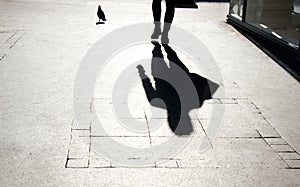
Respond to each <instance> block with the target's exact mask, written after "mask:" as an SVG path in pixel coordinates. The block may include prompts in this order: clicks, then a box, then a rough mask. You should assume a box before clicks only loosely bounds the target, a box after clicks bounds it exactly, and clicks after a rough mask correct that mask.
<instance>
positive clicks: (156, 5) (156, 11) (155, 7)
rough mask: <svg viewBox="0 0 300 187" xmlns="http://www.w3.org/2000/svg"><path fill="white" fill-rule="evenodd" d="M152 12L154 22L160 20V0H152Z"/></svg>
mask: <svg viewBox="0 0 300 187" xmlns="http://www.w3.org/2000/svg"><path fill="white" fill-rule="evenodd" d="M152 13H153V19H154V22H160V17H161V0H153V1H152Z"/></svg>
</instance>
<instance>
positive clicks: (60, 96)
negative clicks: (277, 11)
mask: <svg viewBox="0 0 300 187" xmlns="http://www.w3.org/2000/svg"><path fill="white" fill-rule="evenodd" d="M97 3H98V2H97V1H87V0H86V1H84V0H81V1H80V0H74V1H67V0H65V1H58V0H54V1H50V0H45V1H42V0H36V1H35V0H32V1H29V0H14V1H9V0H7V1H4V0H2V1H0V80H1V81H0V106H1V107H0V118H1V120H0V127H1V131H0V133H1V135H0V138H1V139H0V144H1V148H2V149H1V151H0V155H1V156H0V164H1V171H0V175H1V186H12V185H18V186H20V185H22V186H23V185H25V186H50V185H51V186H53V185H55V186H57V185H60V186H70V185H73V186H99V185H101V186H108V185H112V186H145V185H147V186H150V185H154V186H175V185H181V186H242V185H243V186H244V185H245V186H265V185H267V186H283V185H288V186H296V185H299V184H300V180H299V178H300V170H299V168H300V156H299V152H300V139H299V137H300V126H299V119H300V95H299V92H300V85H299V83H298V82H297V81H296V80H294V79H293V78H292V77H291V76H290V75H289V74H288V73H287V72H286V71H285V70H283V69H282V68H281V67H280V66H279V65H277V64H276V63H275V62H274V61H273V60H272V59H270V58H269V57H268V56H267V55H265V54H264V53H263V52H262V51H260V50H259V49H258V48H257V47H256V46H254V45H253V44H252V43H250V42H249V41H248V40H247V39H246V38H245V37H244V36H242V35H241V34H239V33H238V32H237V31H235V30H234V29H233V28H232V27H231V26H230V25H228V24H226V22H225V20H226V14H227V12H228V8H229V5H228V4H227V3H199V4H198V6H199V9H198V10H187V9H178V11H177V12H176V16H175V20H174V24H175V25H177V26H179V27H182V28H185V29H187V30H188V31H189V32H191V33H192V34H194V35H195V36H196V37H197V38H198V39H200V40H201V41H202V42H203V43H204V44H205V45H206V47H207V48H208V49H209V51H210V52H211V54H212V55H213V57H214V58H215V61H216V62H217V64H218V65H219V66H220V68H221V71H222V74H223V78H224V82H222V83H220V84H221V86H223V87H224V88H225V91H226V94H225V98H219V97H218V95H215V96H214V99H212V100H209V101H207V102H205V103H204V105H203V107H202V108H201V110H199V111H196V112H195V113H194V116H193V118H192V124H193V126H194V129H195V134H194V136H193V138H192V139H191V140H190V142H189V143H188V144H187V145H186V147H185V148H184V149H183V150H182V151H181V152H180V153H179V154H177V155H175V156H174V157H172V158H164V159H165V162H163V163H159V164H156V163H153V164H152V165H150V166H145V167H137V168H134V167H126V166H120V165H118V164H116V163H113V162H111V161H109V160H105V159H103V158H102V157H100V156H99V155H98V154H96V153H95V152H93V146H94V142H99V141H101V138H102V139H105V138H107V137H102V136H101V134H99V133H97V132H93V131H92V130H91V129H93V128H92V126H93V123H91V124H90V128H88V129H80V128H78V126H77V125H76V120H75V114H74V110H73V86H74V79H75V76H76V72H77V69H78V66H79V64H80V62H81V60H82V58H83V57H84V55H85V53H86V52H87V51H88V50H89V48H90V47H91V46H92V45H93V44H94V43H95V42H96V41H97V40H98V39H100V38H102V37H103V36H105V34H108V33H110V32H111V31H113V30H115V29H116V28H120V27H122V26H126V25H129V24H133V23H139V22H148V21H151V19H152V12H151V8H150V7H151V1H136V0H121V1H118V2H110V1H108V0H104V1H103V2H102V3H101V4H102V7H103V9H104V10H105V12H106V14H107V19H108V20H109V21H108V22H107V23H106V24H105V25H101V26H96V25H95V23H96V21H97V17H96V14H95V13H96V10H97ZM108 78H109V77H108ZM100 86H101V84H100ZM140 88H141V87H139V86H137V87H136V90H133V92H132V95H131V98H129V101H132V102H131V103H128V105H129V108H131V109H132V112H133V113H134V115H136V116H139V115H141V113H140V112H141V111H140V109H141V108H139V107H141V106H143V107H147V106H146V105H147V102H146V100H145V96H144V95H143V94H140V93H141V92H140V91H139V90H140ZM96 91H97V90H96ZM97 93H98V94H99V93H100V94H99V95H98V96H97V98H95V100H94V102H93V104H94V106H95V109H96V112H98V116H102V115H104V116H103V118H102V119H103V120H104V121H106V122H107V123H106V124H107V128H106V129H107V130H108V131H109V132H111V133H110V134H111V136H114V138H119V139H122V140H121V141H122V142H124V144H126V145H129V146H130V145H132V144H134V146H142V147H147V146H148V147H149V146H150V147H151V146H152V144H153V145H155V144H159V143H160V142H161V141H164V139H165V138H166V137H168V136H171V135H172V132H170V130H169V128H167V127H166V126H167V125H166V118H165V116H163V115H162V120H160V123H161V125H160V128H157V129H154V130H153V131H149V132H148V133H145V134H144V135H140V136H137V135H136V134H134V132H131V131H129V130H128V129H125V130H124V129H121V128H120V127H118V126H116V125H115V123H112V121H113V118H112V117H111V116H110V115H109V114H110V113H109V112H110V111H111V110H110V107H111V106H110V105H111V102H110V101H109V99H110V98H107V97H105V99H103V98H104V97H102V96H101V90H100V91H99V90H98V92H97ZM96 95H97V94H96ZM213 105H224V106H225V115H224V119H223V123H222V127H221V129H219V132H218V134H217V137H216V138H215V139H213V140H210V139H208V141H209V145H210V147H209V148H208V150H207V151H205V152H203V151H202V150H200V147H199V142H200V141H201V140H202V139H203V137H204V138H205V137H206V134H205V132H206V130H207V128H208V123H209V114H210V113H209V111H210V108H211V107H212V106H213ZM99 111H103V112H99ZM145 113H146V115H147V111H146V112H145ZM105 115H106V116H105ZM124 117H126V116H124ZM142 117H143V115H142ZM127 120H129V121H130V120H132V119H127ZM140 120H141V123H145V124H146V120H145V119H140ZM114 125H115V126H114ZM149 139H150V141H149ZM200 139H201V140H200ZM120 155H121V154H120ZM125 159H126V158H125Z"/></svg>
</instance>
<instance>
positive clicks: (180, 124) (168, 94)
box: [137, 42, 218, 135]
mask: <svg viewBox="0 0 300 187" xmlns="http://www.w3.org/2000/svg"><path fill="white" fill-rule="evenodd" d="M152 44H153V45H154V48H153V51H152V60H151V74H152V76H153V78H154V81H155V88H154V87H153V86H152V84H151V81H150V78H149V77H148V76H147V75H146V74H145V70H144V68H143V66H141V65H138V66H137V68H138V71H139V75H140V77H141V79H142V83H143V87H144V90H145V93H146V96H147V99H148V101H149V102H150V104H151V105H152V106H155V107H158V108H163V109H166V110H167V115H168V123H169V127H170V129H171V130H172V131H173V132H174V133H175V134H176V135H189V134H191V133H192V132H193V126H192V122H191V118H190V116H189V115H188V113H189V111H190V110H192V109H196V108H200V107H201V106H202V105H203V102H204V101H205V100H207V99H211V98H212V95H213V93H214V92H215V91H216V90H217V89H218V85H217V84H216V83H214V82H212V81H210V80H208V79H206V78H204V77H201V76H200V75H198V74H195V73H190V71H189V69H188V68H187V67H186V66H185V65H184V64H183V63H182V61H181V60H180V59H179V58H178V56H177V54H176V52H175V51H174V50H173V49H172V48H171V47H170V46H169V45H167V44H163V47H164V50H165V52H166V53H167V59H168V60H169V66H168V65H167V63H166V62H165V60H164V57H163V53H162V50H161V45H160V44H159V43H158V42H152Z"/></svg>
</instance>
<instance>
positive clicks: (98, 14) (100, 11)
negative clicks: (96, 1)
mask: <svg viewBox="0 0 300 187" xmlns="http://www.w3.org/2000/svg"><path fill="white" fill-rule="evenodd" d="M97 16H98V18H99V22H100V20H101V19H102V20H103V21H106V19H105V14H104V12H103V11H102V9H101V6H100V5H99V6H98V11H97Z"/></svg>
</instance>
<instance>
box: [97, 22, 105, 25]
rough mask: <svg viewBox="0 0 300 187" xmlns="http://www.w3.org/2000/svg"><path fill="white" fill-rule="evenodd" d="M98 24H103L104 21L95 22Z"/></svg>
mask: <svg viewBox="0 0 300 187" xmlns="http://www.w3.org/2000/svg"><path fill="white" fill-rule="evenodd" d="M100 24H105V22H103V21H98V22H96V25H100Z"/></svg>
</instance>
